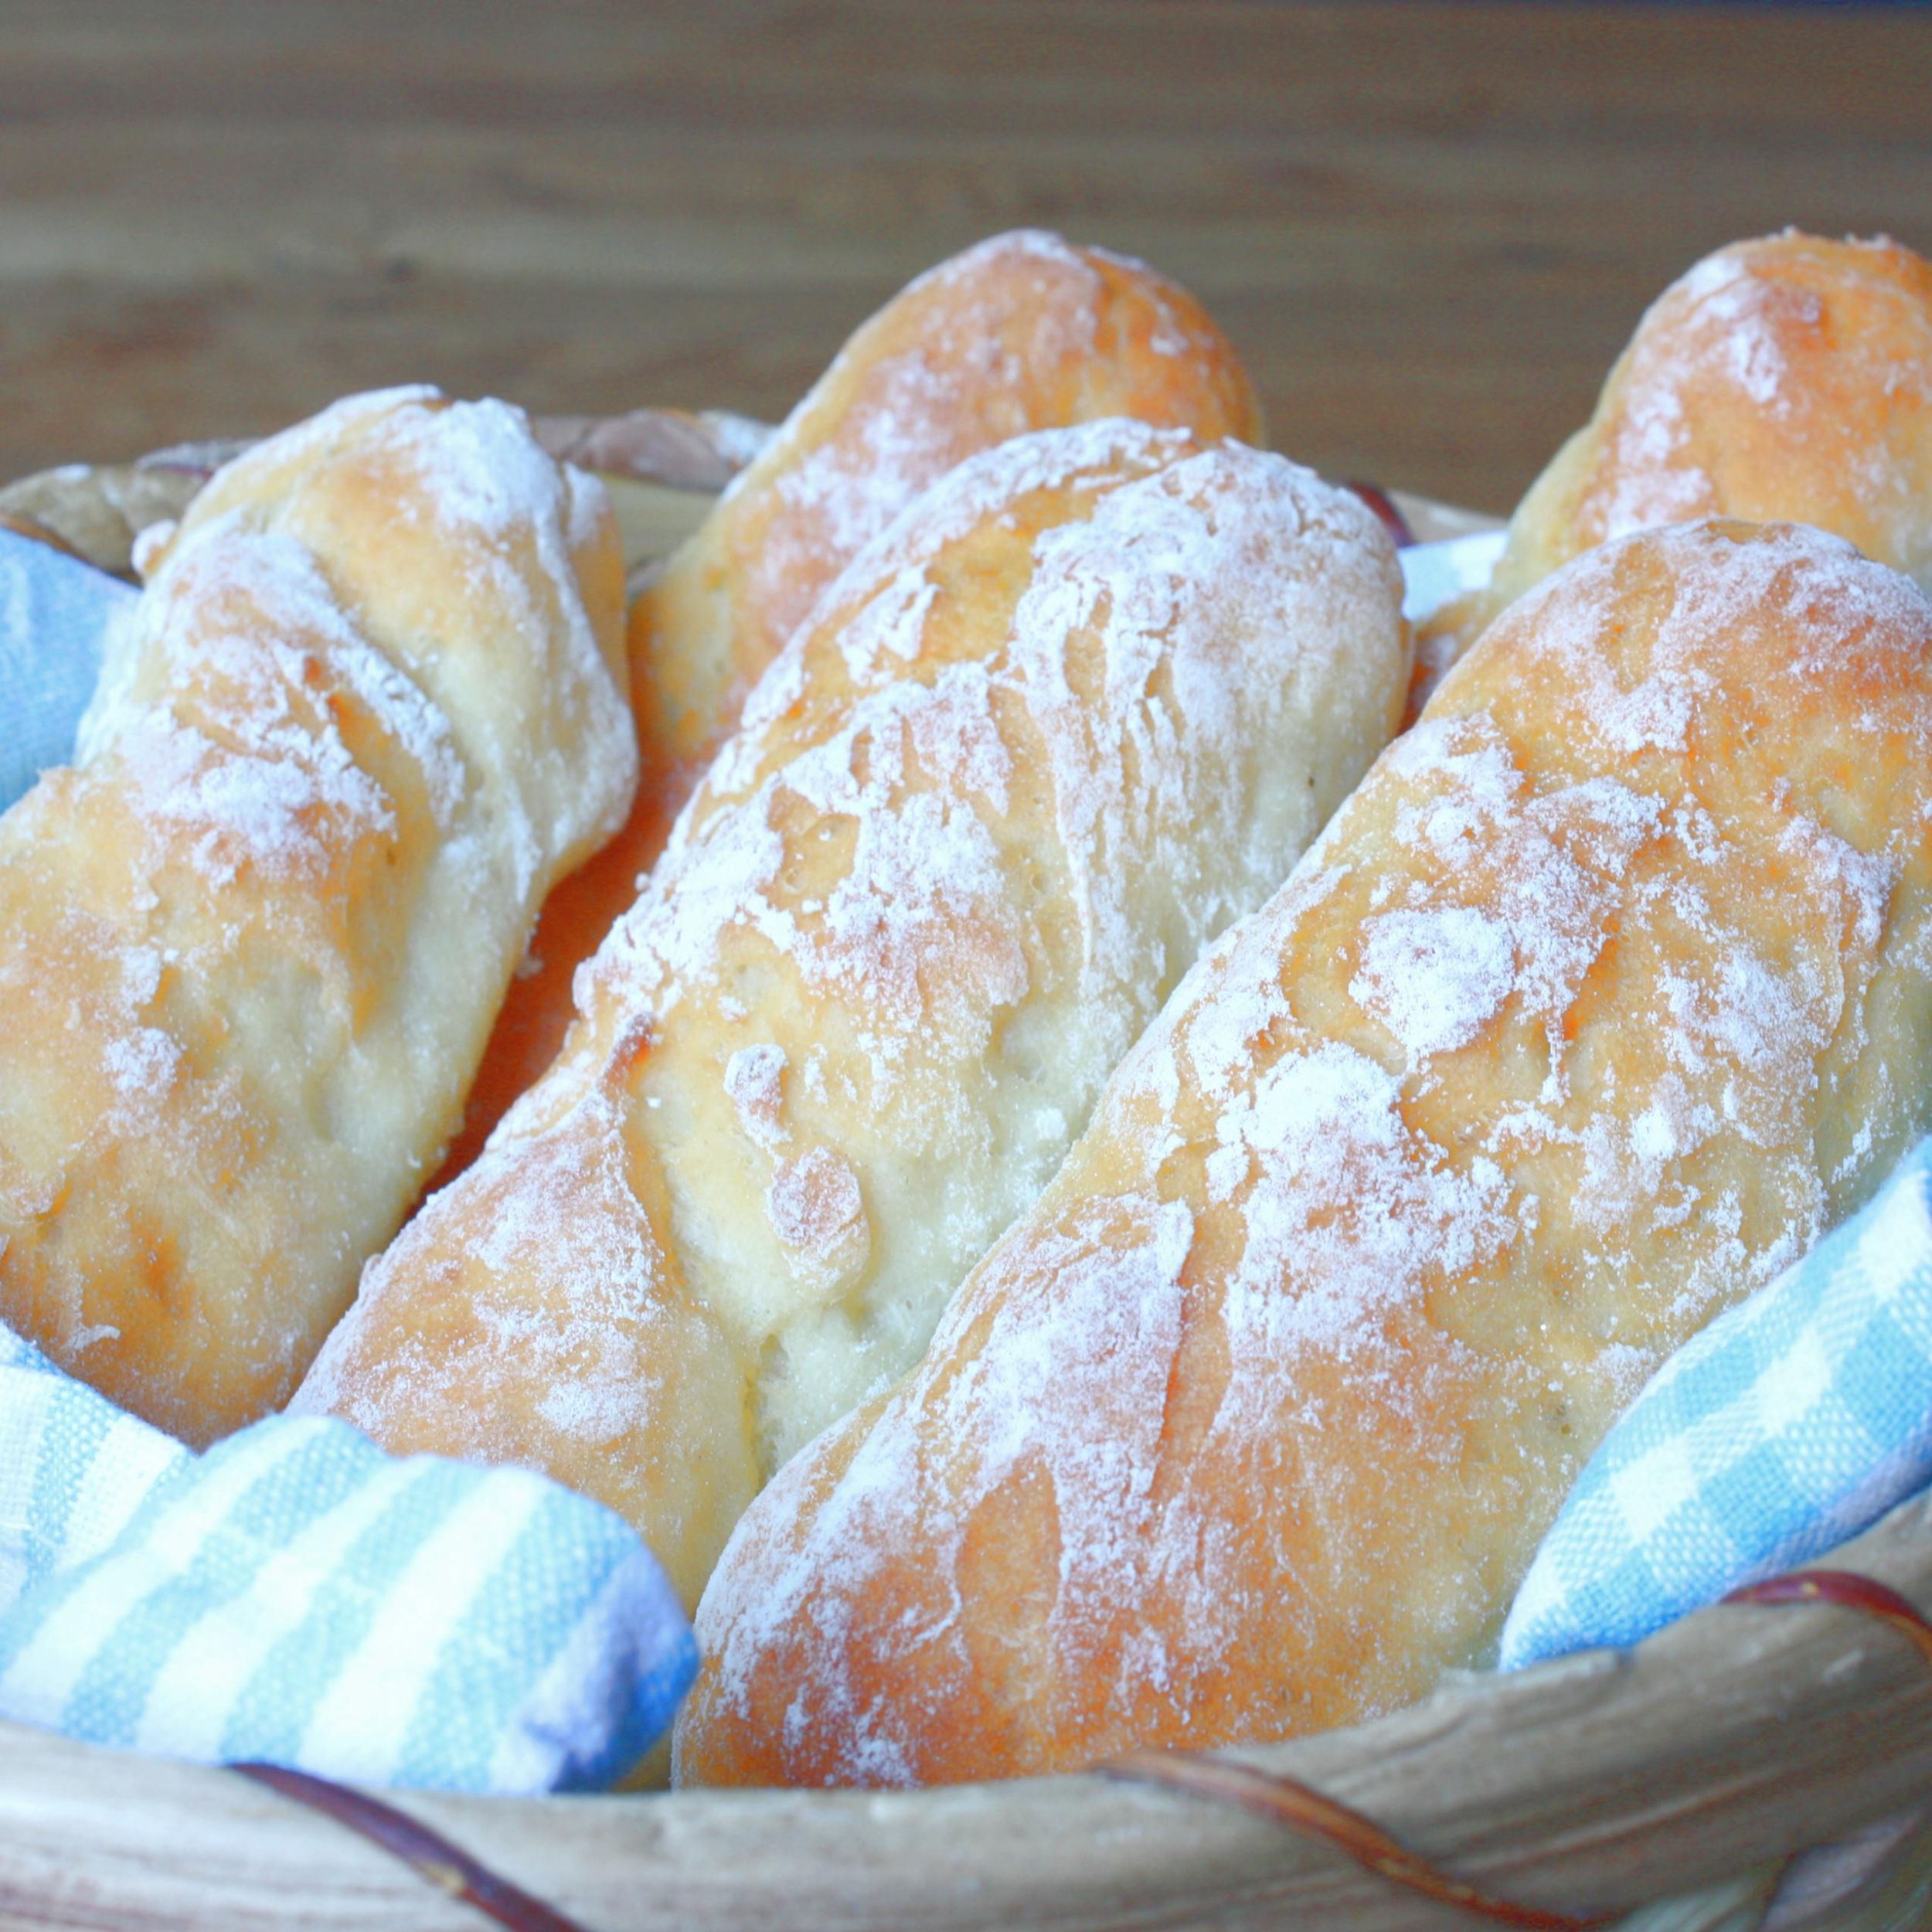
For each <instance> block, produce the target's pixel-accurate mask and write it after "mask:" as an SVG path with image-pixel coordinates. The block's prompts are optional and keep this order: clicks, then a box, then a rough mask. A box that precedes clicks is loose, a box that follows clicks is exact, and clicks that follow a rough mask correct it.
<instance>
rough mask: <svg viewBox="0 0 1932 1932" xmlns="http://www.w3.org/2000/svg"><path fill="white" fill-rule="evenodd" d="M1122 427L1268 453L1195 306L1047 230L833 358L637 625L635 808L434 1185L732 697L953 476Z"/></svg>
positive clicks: (555, 1005)
mask: <svg viewBox="0 0 1932 1932" xmlns="http://www.w3.org/2000/svg"><path fill="white" fill-rule="evenodd" d="M1115 416H1125V417H1134V418H1135V419H1136V420H1139V421H1142V422H1147V423H1155V424H1156V425H1158V426H1159V427H1163V428H1175V429H1185V430H1192V432H1193V433H1194V434H1196V436H1198V437H1201V438H1202V440H1207V441H1213V440H1216V439H1218V438H1219V437H1224V436H1232V437H1238V438H1239V439H1240V440H1241V441H1243V442H1246V443H1255V444H1258V443H1259V442H1260V440H1261V434H1262V424H1261V412H1260V405H1259V404H1258V403H1257V401H1256V400H1255V396H1254V392H1253V389H1252V388H1251V387H1250V384H1249V382H1248V378H1247V372H1245V371H1244V370H1243V368H1242V366H1241V363H1240V358H1239V357H1238V356H1236V354H1235V352H1234V350H1233V347H1232V346H1231V345H1230V343H1229V342H1228V340H1227V338H1226V337H1225V336H1224V335H1223V334H1222V333H1221V332H1220V330H1219V329H1218V328H1216V326H1215V325H1214V323H1213V321H1211V320H1210V319H1209V317H1208V315H1206V312H1205V311H1203V310H1202V308H1201V306H1200V304H1199V303H1198V302H1196V301H1195V300H1194V298H1193V297H1192V296H1191V295H1189V294H1188V293H1187V291H1185V290H1184V289H1182V288H1179V287H1176V286H1175V284H1173V283H1172V282H1170V281H1168V280H1167V279H1166V278H1165V277H1163V276H1162V275H1160V274H1157V273H1156V272H1155V270H1152V269H1151V268H1149V267H1147V266H1146V264H1145V263H1141V262H1137V261H1132V260H1128V258H1126V257H1124V256H1119V255H1114V254H1111V253H1108V252H1107V250H1104V249H1099V248H1083V247H1075V246H1073V245H1072V244H1070V243H1066V242H1065V241H1063V240H1061V239H1060V236H1057V235H1053V234H1049V233H1045V232H1043V231H1041V230H1019V231H1017V232H1015V233H1011V234H1005V235H995V236H993V237H992V239H991V240H988V241H985V242H981V243H979V244H978V246H977V247H974V248H970V249H968V250H966V252H965V253H963V254H961V255H957V256H955V257H953V258H952V259H951V260H948V261H945V262H942V263H941V264H940V265H939V266H938V267H936V268H934V269H932V270H930V271H929V272H928V273H927V274H923V275H922V276H920V277H919V278H918V280H917V281H914V282H913V283H912V284H910V286H909V287H906V288H905V289H904V290H903V291H901V292H900V294H898V295H896V296H895V297H894V298H893V300H892V301H889V302H888V303H887V304H886V306H885V307H884V308H883V309H881V310H880V311H879V312H878V314H876V315H874V316H872V318H871V319H870V320H869V321H867V322H866V324H865V325H863V326H862V328H860V329H859V331H858V332H856V334H855V335H853V336H852V339H851V340H850V341H849V342H847V343H846V344H845V347H844V348H843V349H842V350H841V351H840V352H839V353H838V356H837V358H836V359H835V360H834V361H833V362H832V365H831V366H830V367H829V368H828V369H827V370H826V371H825V374H824V375H823V376H821V377H820V378H819V379H818V382H817V383H815V384H814V385H813V386H812V388H811V390H810V392H809V393H808V394H807V395H806V396H804V399H803V400H801V402H800V403H799V404H798V407H797V408H796V409H794V410H793V411H792V413H791V416H790V417H788V418H787V420H786V421H785V423H784V427H782V428H781V429H780V430H779V431H778V433H777V435H776V436H775V437H773V439H772V440H771V441H770V443H769V444H767V445H766V447H765V448H764V450H763V451H761V452H760V454H759V455H758V457H757V459H756V460H755V461H753V463H752V464H750V467H749V468H747V469H746V470H745V471H743V474H740V476H738V477H737V478H736V479H735V480H734V481H733V483H732V484H731V485H730V488H728V489H727V490H726V492H725V493H724V495H723V497H722V498H720V499H719V502H718V504H717V506H716V509H714V510H713V512H711V514H710V515H709V516H708V517H707V518H706V520H705V522H704V524H703V526H702V528H701V529H699V531H698V532H697V533H696V535H695V536H693V537H692V539H691V540H690V542H689V543H687V544H685V546H684V547H683V548H682V549H681V550H679V552H678V553H677V554H676V555H675V556H674V557H673V558H672V559H671V560H670V561H669V563H668V564H667V566H666V567H665V570H664V571H663V572H662V574H661V575H660V576H659V577H658V578H657V580H655V583H652V584H651V585H650V586H649V587H648V588H647V589H646V590H645V591H644V593H643V594H641V596H640V597H638V599H637V600H636V602H635V603H634V604H633V606H632V607H631V617H630V645H629V648H630V652H631V692H632V696H633V699H634V702H635V703H636V706H637V723H638V747H639V750H640V753H641V758H642V777H641V782H640V784H639V785H638V794H637V799H636V803H635V804H634V807H633V808H632V811H631V817H630V818H629V820H628V821H627V822H626V824H625V825H624V828H623V830H622V831H621V832H620V833H619V834H618V835H617V837H616V838H614V839H613V840H612V841H611V844H610V845H609V846H608V847H607V849H605V850H604V852H601V853H600V854H599V855H598V856H597V858H596V859H594V860H593V861H592V862H590V864H589V865H588V866H585V867H584V868H583V869H582V870H581V871H580V872H576V873H574V874H573V875H572V876H571V877H570V878H569V879H566V881H564V883H563V884H562V885H561V886H560V887H559V889H557V891H556V893H554V894H553V896H552V897H551V900H550V901H549V903H548V904H547V905H546V906H545V908H544V910H543V920H542V923H541V924H540V925H539V928H538V930H537V934H536V938H535V940H533V942H532V946H531V949H530V950H531V959H530V964H529V969H528V970H527V971H526V973H525V975H523V976H522V978H519V980H518V981H517V983H516V984H515V985H514V986H513V987H512V988H511V992H510V996H509V999H508V1001H507V1002H505V1005H504V1009H503V1012H502V1015H501V1017H500V1018H499V1019H498V1022H497V1026H496V1030H495V1034H494V1036H493V1037H492V1040H491V1043H490V1049H489V1053H488V1057H487V1059H486V1060H485V1064H484V1066H483V1070H482V1071H481V1073H480V1074H479V1075H478V1080H477V1083H476V1087H475V1089H474V1091H473V1092H472V1094H471V1100H470V1104H469V1112H468V1118H467V1120H466V1121H465V1124H464V1132H463V1134H462V1136H461V1139H460V1141H458V1143H457V1147H456V1148H455V1150H454V1151H453V1153H452V1155H451V1160H450V1165H449V1168H448V1169H447V1170H446V1171H447V1172H450V1173H454V1172H456V1171H457V1169H459V1168H461V1167H462V1166H464V1165H467V1164H468V1161H469V1160H471V1158H474V1155H475V1154H476V1153H477V1152H478V1151H479V1150H480V1149H481V1146H482V1144H483V1141H484V1140H485V1137H486V1136H487V1135H488V1132H489V1131H490V1129H491V1128H492V1127H494V1126H495V1124H496V1122H497V1121H498V1118H499V1117H501V1116H502V1113H503V1111H504V1110H505V1108H507V1107H509V1104H510V1103H511V1102H512V1100H515V1097H517V1095H518V1094H521V1093H522V1091H523V1090H524V1089H525V1088H526V1087H529V1085H530V1084H531V1083H532V1081H534V1080H536V1078H537V1077H538V1076H539V1074H541V1073H543V1070H544V1069H545V1068H546V1067H547V1066H549V1063H550V1062H551V1060H553V1059H554V1058H555V1057H556V1053H557V1049H559V1047H560V1046H561V1045H562V1044H563V1035H564V1032H565V1030H566V1028H567V1027H568V1026H569V1024H570V1016H571V1013H572V1012H573V1005H572V996H571V979H572V975H573V974H574V972H575V971H576V969H577V965H578V964H579V963H580V961H583V960H584V959H586V958H587V957H589V956H590V954H591V953H593V952H594V951H596V949H597V947H598V946H599V945H600V944H601V943H602V941H603V939H604V935H605V934H606V933H607V932H608V931H609V930H610V929H611V926H612V925H613V924H614V923H615V921H616V920H617V917H618V916H619V915H620V914H621V913H624V912H625V911H627V910H628V909H629V907H630V906H631V902H632V900H634V899H635V898H636V896H637V893H638V883H639V881H640V879H641V875H642V874H643V873H644V872H645V871H647V870H648V869H649V867H650V866H651V863H652V862H653V861H655V859H656V858H657V856H658V852H659V851H660V850H661V849H662V846H663V843H664V839H665V833H666V832H667V831H668V828H669V827H670V825H671V821H672V818H673V817H674V816H675V813H676V812H677V810H678V808H679V807H680V806H681V805H682V804H683V803H684V801H685V799H686V798H689V795H690V794H691V791H692V788H693V787H695V786H696V783H697V781H698V778H699V776H700V775H701V774H702V771H703V769H704V765H705V763H706V761H707V760H709V757H711V755H712V753H713V752H715V751H716V750H717V748H718V746H719V743H720V742H721V741H722V740H723V737H724V736H725V735H726V733H728V732H729V731H730V730H731V729H732V727H733V726H734V725H735V724H736V721H737V716H738V711H739V708H740V705H741V704H742V703H743V699H744V696H745V694H746V692H747V691H749V690H750V688H751V685H753V682H756V680H757V679H758V678H759V677H760V675H762V674H763V673H764V669H765V667H766V666H767V665H769V664H770V662H771V661H772V659H773V658H775V657H776V656H777V655H778V652H779V651H780V649H781V648H782V647H783V646H784V644H785V642H786V641H787V639H788V638H790V636H791V633H792V631H794V629H795V628H797V626H798V624H800V623H801V621H803V620H804V617H806V615H807V614H808V613H809V611H811V607H812V605H813V604H814V603H815V601H816V600H817V598H818V594H819V593H820V592H821V591H822V590H824V589H825V586H826V585H827V584H828V583H830V582H831V581H832V579H833V578H834V577H836V576H837V575H838V573H839V571H841V570H843V569H844V568H845V566H846V565H847V564H848V563H850V562H851V561H852V559H853V557H855V556H856V555H857V554H858V553H859V550H860V549H861V548H862V546H864V545H866V543H869V542H870V541H871V540H872V538H874V537H876V536H878V535H879V532H881V531H883V529H885V527H886V525H887V524H889V522H892V520H893V519H894V518H895V517H896V516H897V515H899V514H900V512H901V511H903V510H904V509H906V506H907V505H909V504H910V503H911V502H912V501H913V498H915V497H917V495H919V494H920V492H921V491H923V490H924V489H925V488H927V486H928V485H930V484H933V483H934V482H937V481H938V479H939V478H940V477H941V476H943V475H944V474H945V473H946V471H948V470H950V469H951V468H953V466H954V464H957V463H960V462H962V461H964V459H965V458H966V457H969V456H971V455H972V454H975V452H976V451H980V450H983V449H988V448H991V447H992V446H993V445H994V444H998V443H1002V442H1005V440H1007V439H1008V438H1009V437H1014V436H1019V435H1021V434H1024V433H1026V432H1027V431H1029V430H1043V429H1060V428H1066V427H1070V426H1071V425H1073V424H1075V423H1086V422H1093V421H1096V420H1100V419H1101V418H1103V417H1115Z"/></svg>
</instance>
